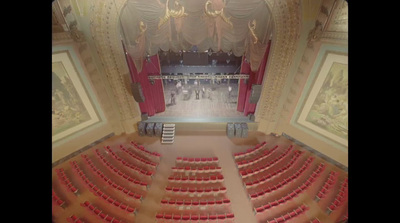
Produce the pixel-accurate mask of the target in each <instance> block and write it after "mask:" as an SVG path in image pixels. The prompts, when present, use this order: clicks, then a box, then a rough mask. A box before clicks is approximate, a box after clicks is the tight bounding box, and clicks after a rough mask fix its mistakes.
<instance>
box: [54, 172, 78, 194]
mask: <svg viewBox="0 0 400 223" xmlns="http://www.w3.org/2000/svg"><path fill="white" fill-rule="evenodd" d="M55 171H56V173H57V176H58V179H59V180H60V182H61V183H62V184H64V185H66V186H67V187H68V190H69V191H71V192H73V193H74V194H76V193H77V192H78V189H77V188H76V187H75V186H74V185H72V182H71V181H70V180H69V178H68V177H67V175H65V172H64V169H63V168H59V169H55Z"/></svg>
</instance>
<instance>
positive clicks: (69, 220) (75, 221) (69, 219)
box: [67, 215, 84, 223]
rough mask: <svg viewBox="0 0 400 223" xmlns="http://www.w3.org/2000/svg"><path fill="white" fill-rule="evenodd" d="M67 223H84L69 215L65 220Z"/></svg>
mask: <svg viewBox="0 0 400 223" xmlns="http://www.w3.org/2000/svg"><path fill="white" fill-rule="evenodd" d="M67 221H68V222H74V223H84V221H82V220H81V219H79V218H78V217H76V215H71V216H69V217H68V218H67Z"/></svg>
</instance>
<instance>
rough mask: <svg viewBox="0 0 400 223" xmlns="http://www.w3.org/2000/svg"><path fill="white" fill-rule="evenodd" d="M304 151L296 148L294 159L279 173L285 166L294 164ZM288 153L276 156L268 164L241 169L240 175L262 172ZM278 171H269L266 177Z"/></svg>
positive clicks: (247, 175) (244, 176)
mask: <svg viewBox="0 0 400 223" xmlns="http://www.w3.org/2000/svg"><path fill="white" fill-rule="evenodd" d="M303 153H304V152H301V151H299V150H296V151H295V152H294V155H293V157H292V160H291V161H290V162H289V163H288V165H286V167H283V168H282V169H280V170H278V173H280V172H279V171H281V172H282V171H283V170H284V168H286V169H287V168H289V167H290V166H291V165H293V163H294V162H295V161H296V160H297V158H299V157H300V155H301V154H303ZM287 154H288V153H282V154H281V155H280V156H279V157H277V158H275V159H274V160H272V161H271V162H269V163H267V164H265V165H263V166H260V167H257V168H254V169H247V170H240V171H239V174H240V176H241V177H242V178H246V177H251V176H253V175H256V174H258V173H260V172H263V171H265V170H266V169H267V168H268V167H270V166H272V165H274V164H275V163H277V162H278V161H280V160H282V159H283V158H285V156H286V155H287ZM276 172H277V171H275V172H273V173H268V174H267V175H264V176H265V177H266V176H268V175H270V176H269V177H267V178H270V177H272V176H274V175H275V174H277V173H276Z"/></svg>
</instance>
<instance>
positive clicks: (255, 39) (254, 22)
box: [248, 19, 258, 44]
mask: <svg viewBox="0 0 400 223" xmlns="http://www.w3.org/2000/svg"><path fill="white" fill-rule="evenodd" d="M248 27H249V30H250V33H251V35H252V36H253V38H254V42H253V43H254V44H256V43H257V42H258V38H257V36H256V33H255V30H256V20H255V19H253V21H252V22H251V25H250V21H249V23H248Z"/></svg>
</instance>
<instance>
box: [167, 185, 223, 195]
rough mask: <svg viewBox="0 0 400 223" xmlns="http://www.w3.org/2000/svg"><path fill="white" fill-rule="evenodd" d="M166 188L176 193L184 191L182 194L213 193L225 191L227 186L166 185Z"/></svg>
mask: <svg viewBox="0 0 400 223" xmlns="http://www.w3.org/2000/svg"><path fill="white" fill-rule="evenodd" d="M165 190H166V191H167V192H175V193H182V194H193V193H196V194H202V193H206V194H208V193H209V194H212V193H225V192H226V188H225V187H208V188H197V187H169V186H168V187H166V188H165Z"/></svg>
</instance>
